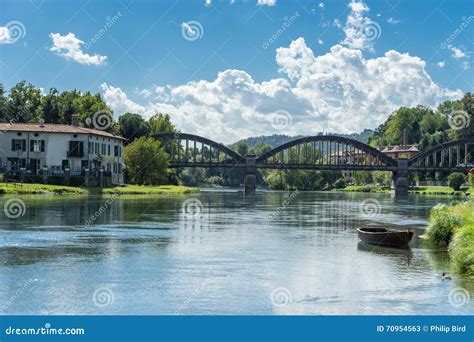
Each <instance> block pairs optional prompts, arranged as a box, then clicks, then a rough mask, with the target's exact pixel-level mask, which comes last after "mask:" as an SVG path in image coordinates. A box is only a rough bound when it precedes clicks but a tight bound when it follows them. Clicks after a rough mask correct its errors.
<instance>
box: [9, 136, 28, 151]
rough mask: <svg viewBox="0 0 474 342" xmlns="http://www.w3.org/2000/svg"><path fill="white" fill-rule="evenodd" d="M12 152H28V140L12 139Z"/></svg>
mask: <svg viewBox="0 0 474 342" xmlns="http://www.w3.org/2000/svg"><path fill="white" fill-rule="evenodd" d="M12 151H26V140H25V139H12Z"/></svg>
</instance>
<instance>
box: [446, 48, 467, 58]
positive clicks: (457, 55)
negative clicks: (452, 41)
mask: <svg viewBox="0 0 474 342" xmlns="http://www.w3.org/2000/svg"><path fill="white" fill-rule="evenodd" d="M448 48H449V49H450V50H451V51H452V53H453V54H452V56H453V57H454V58H464V57H466V56H467V54H466V52H464V51H463V50H461V49H460V48H457V47H455V46H452V45H448Z"/></svg>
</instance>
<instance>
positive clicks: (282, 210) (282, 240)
mask: <svg viewBox="0 0 474 342" xmlns="http://www.w3.org/2000/svg"><path fill="white" fill-rule="evenodd" d="M289 196H290V193H285V192H259V193H257V194H256V195H255V196H254V197H252V198H250V199H246V200H245V199H244V198H243V195H242V193H238V192H224V191H219V192H202V193H201V194H197V195H182V196H174V197H173V196H170V197H155V196H135V197H131V196H122V197H120V198H117V199H115V200H111V201H109V202H106V198H103V197H80V198H78V197H76V198H70V197H48V196H36V197H35V196H29V197H22V198H21V199H22V200H23V201H24V203H25V207H26V212H25V215H24V216H22V217H19V218H17V219H9V218H7V217H6V216H5V215H3V214H2V215H1V217H0V236H1V240H0V260H1V263H0V284H1V286H0V312H1V313H3V314H311V315H321V314H474V304H473V303H472V301H471V302H468V303H467V304H465V305H462V306H460V307H457V306H453V305H452V303H453V297H455V296H453V294H459V293H456V290H455V288H458V287H462V288H466V289H468V290H469V291H471V296H472V294H473V288H474V284H473V283H472V282H469V281H467V280H465V279H460V278H454V279H453V281H450V282H449V281H448V282H446V281H445V282H443V281H441V273H442V272H443V271H445V270H448V264H447V261H448V260H447V255H446V254H444V253H439V252H434V251H430V250H429V249H428V248H426V247H423V246H422V244H421V242H420V240H419V239H418V238H417V239H414V241H413V243H412V247H411V249H410V250H394V249H387V248H374V247H370V246H367V245H363V244H361V243H359V242H358V238H357V233H356V230H355V229H356V227H358V226H363V225H376V224H382V225H384V226H387V227H388V226H394V225H406V224H408V225H411V227H412V229H413V230H415V231H416V234H417V235H421V234H423V232H424V229H425V228H426V224H427V217H428V211H429V209H430V208H431V207H432V206H434V205H436V204H437V203H441V202H449V198H442V197H439V198H433V197H409V198H408V199H406V200H403V201H402V200H395V199H393V198H391V197H390V195H387V194H377V195H374V194H370V195H369V194H344V193H299V194H297V195H294V196H293V198H292V199H291V200H288V197H289ZM189 198H197V199H199V200H200V201H201V202H202V204H203V210H202V213H201V215H197V216H195V217H193V216H192V215H191V216H190V215H189V214H187V213H186V212H183V210H182V206H183V203H184V201H185V200H187V199H189ZM369 198H372V199H376V200H377V201H378V202H379V203H380V204H381V212H380V214H379V215H372V216H367V215H366V214H364V212H363V211H361V210H360V208H361V206H362V204H363V203H364V202H363V201H364V200H367V199H369ZM7 199H9V197H2V198H1V199H0V205H1V206H2V207H3V205H4V203H5V201H6V200H7ZM365 203H367V202H365ZM95 213H97V214H98V215H97V216H98V218H97V219H95V220H94V221H93V224H91V225H86V222H87V220H88V218H90V217H91V216H92V215H94V214H95ZM100 213H101V214H100ZM375 214H377V213H375ZM450 293H451V301H450ZM463 294H464V293H461V295H463ZM457 303H458V302H456V298H454V304H457Z"/></svg>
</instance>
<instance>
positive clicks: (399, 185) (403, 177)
mask: <svg viewBox="0 0 474 342" xmlns="http://www.w3.org/2000/svg"><path fill="white" fill-rule="evenodd" d="M397 162H398V170H397V171H395V172H394V173H393V177H392V194H394V195H395V196H406V195H408V160H407V159H398V160H397Z"/></svg>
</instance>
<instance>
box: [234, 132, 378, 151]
mask: <svg viewBox="0 0 474 342" xmlns="http://www.w3.org/2000/svg"><path fill="white" fill-rule="evenodd" d="M373 133H374V132H373V131H372V130H370V129H366V130H364V131H362V132H361V133H358V134H357V133H353V134H340V136H343V137H346V138H351V139H354V140H357V141H361V142H363V143H367V142H368V141H369V138H370V137H371V136H372V134H373ZM303 137H304V136H303V135H296V136H288V135H284V134H274V135H262V136H259V137H250V138H246V139H242V140H239V141H237V142H235V143H233V144H231V145H230V146H231V147H233V146H234V145H236V144H238V143H239V142H241V141H242V142H244V143H245V144H247V145H248V146H249V147H250V148H252V147H255V145H257V144H258V143H264V144H268V145H270V146H271V147H272V148H274V147H277V146H280V145H282V144H284V143H287V142H288V141H292V140H296V139H299V138H303Z"/></svg>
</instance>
